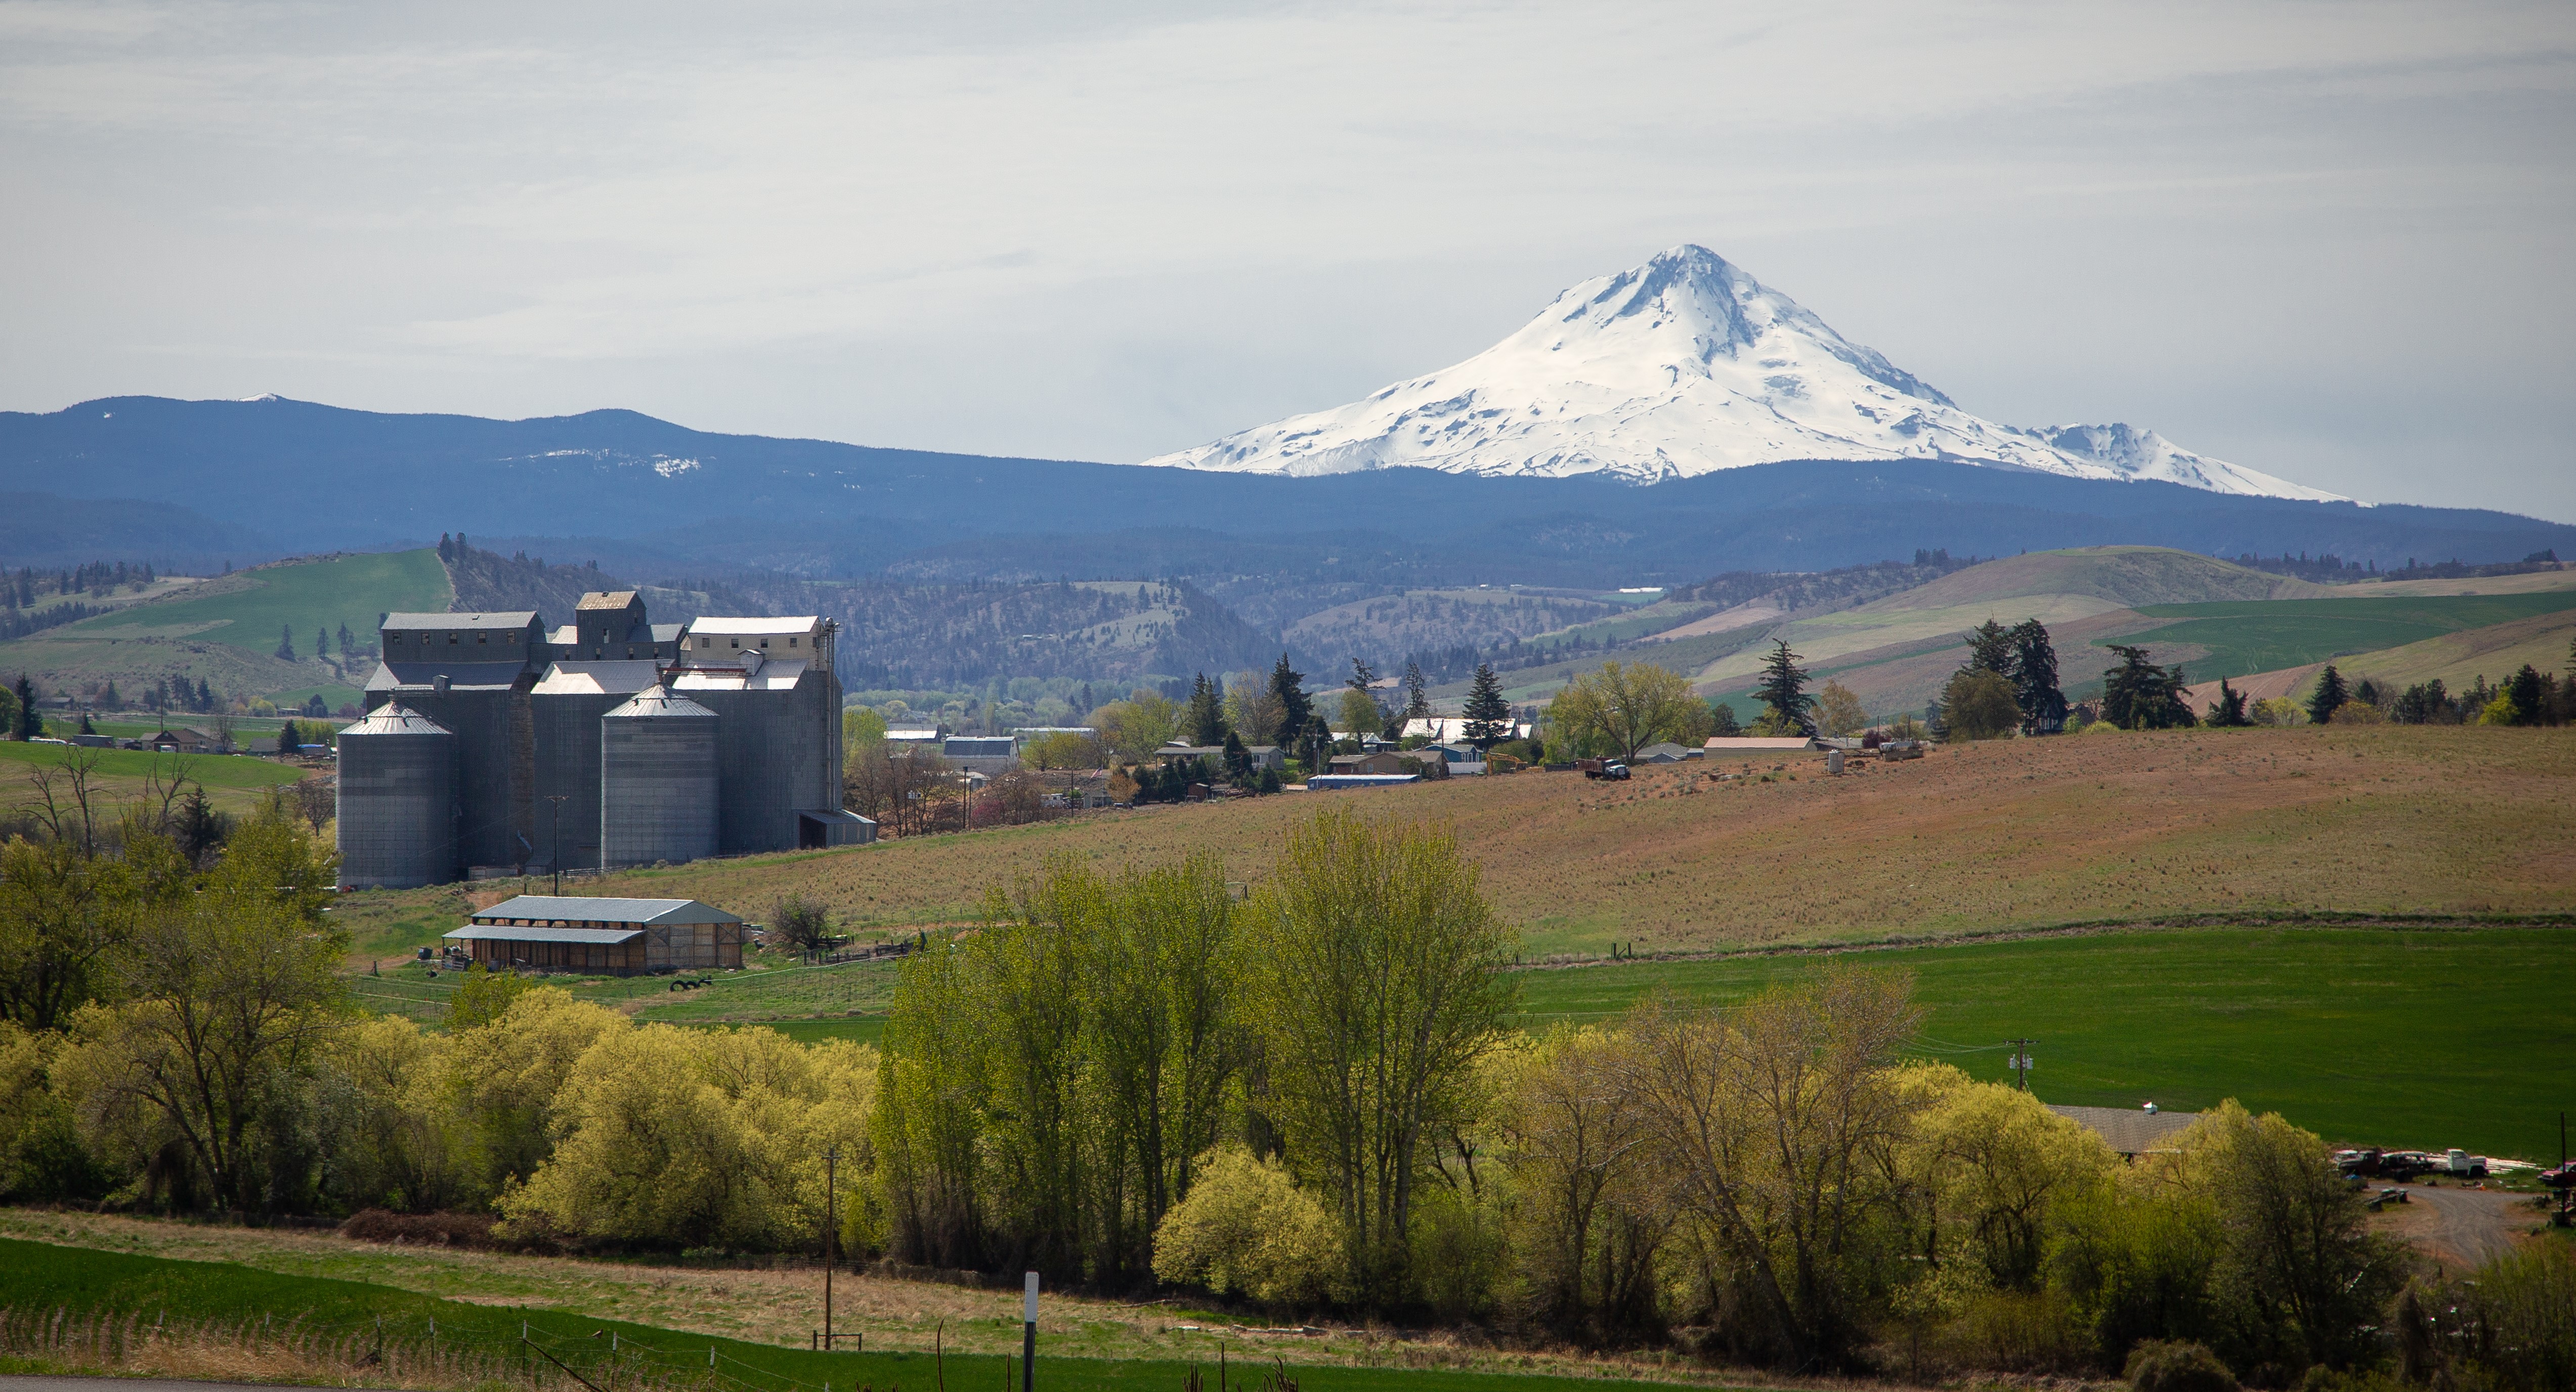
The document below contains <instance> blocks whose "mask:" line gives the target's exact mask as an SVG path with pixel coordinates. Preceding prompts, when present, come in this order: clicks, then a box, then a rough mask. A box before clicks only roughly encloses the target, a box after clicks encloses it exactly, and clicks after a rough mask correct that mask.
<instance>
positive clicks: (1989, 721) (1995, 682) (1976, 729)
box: [1941, 667, 2021, 740]
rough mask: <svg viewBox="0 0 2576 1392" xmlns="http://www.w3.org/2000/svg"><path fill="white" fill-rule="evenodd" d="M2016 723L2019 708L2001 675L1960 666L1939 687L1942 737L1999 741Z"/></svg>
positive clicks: (2008, 685) (2005, 679)
mask: <svg viewBox="0 0 2576 1392" xmlns="http://www.w3.org/2000/svg"><path fill="white" fill-rule="evenodd" d="M2020 724H2021V707H2020V706H2018V705H2015V704H2014V703H2013V686H2012V680H2011V678H2009V677H2007V676H2005V675H2004V674H2003V673H2001V672H1997V671H1994V670H1992V669H1989V668H1983V667H1962V668H1960V669H1959V670H1958V671H1956V672H1954V673H1952V674H1951V676H1950V681H1949V684H1948V685H1946V686H1944V687H1942V688H1941V728H1942V729H1943V731H1944V732H1945V734H1944V738H1947V739H1954V740H1990V739H2000V738H2002V737H2003V736H2005V735H2009V734H2011V733H2012V732H2013V730H2014V729H2015V728H2017V727H2018V726H2019V725H2020Z"/></svg>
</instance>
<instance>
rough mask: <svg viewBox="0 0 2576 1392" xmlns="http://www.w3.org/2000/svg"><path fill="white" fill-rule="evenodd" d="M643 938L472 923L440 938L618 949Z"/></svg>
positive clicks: (630, 932)
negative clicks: (622, 944)
mask: <svg viewBox="0 0 2576 1392" xmlns="http://www.w3.org/2000/svg"><path fill="white" fill-rule="evenodd" d="M643 935H644V930H643V929H641V928H513V927H510V926H508V925H506V924H498V923H490V924H486V923H469V924H466V925H465V926H464V927H462V928H457V929H453V930H450V931H448V932H445V933H442V934H440V935H439V936H440V937H443V938H458V939H461V940H463V941H466V942H550V943H592V944H596V945H598V946H602V947H614V946H616V945H617V944H619V943H622V942H633V941H635V940H636V939H637V938H640V937H642V936H643Z"/></svg>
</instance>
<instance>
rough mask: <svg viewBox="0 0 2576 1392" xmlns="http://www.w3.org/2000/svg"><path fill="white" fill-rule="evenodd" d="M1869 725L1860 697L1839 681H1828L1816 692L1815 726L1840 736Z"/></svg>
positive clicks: (1866, 712)
mask: <svg viewBox="0 0 2576 1392" xmlns="http://www.w3.org/2000/svg"><path fill="white" fill-rule="evenodd" d="M1868 725H1869V711H1868V710H1867V709H1865V708H1863V707H1862V705H1861V703H1860V697H1858V696H1856V695H1854V694H1853V693H1852V689H1851V688H1850V687H1847V686H1845V685H1843V684H1842V683H1841V682H1833V681H1829V682H1827V683H1825V685H1824V689H1823V690H1821V691H1819V692H1817V693H1816V728H1817V729H1819V730H1822V731H1823V732H1824V733H1826V734H1828V735H1832V736H1835V737H1837V738H1840V737H1842V736H1845V735H1856V734H1859V733H1860V732H1861V731H1862V730H1863V729H1864V728H1866V727H1867V726H1868Z"/></svg>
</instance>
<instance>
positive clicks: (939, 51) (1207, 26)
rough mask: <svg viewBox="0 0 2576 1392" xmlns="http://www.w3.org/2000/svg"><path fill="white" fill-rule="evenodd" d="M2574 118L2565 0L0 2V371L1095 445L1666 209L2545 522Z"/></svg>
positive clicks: (1828, 280) (24, 395) (2052, 416)
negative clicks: (2201, 0) (2294, 1)
mask: <svg viewBox="0 0 2576 1392" xmlns="http://www.w3.org/2000/svg"><path fill="white" fill-rule="evenodd" d="M1078 11H1091V12H1092V13H1087V14H1083V13H1076V12H1078ZM2572 175H2576V5H2570V4H2567V3H2564V0H2560V2H2559V3H2553V4H2534V5H2520V6H2517V5H2479V4H2469V3H2443V4H2422V3H2414V4H2403V5H2373V4H2362V3H2334V4H2316V5H2248V4H2241V3H2230V4H2215V5H2193V4H2188V3H2173V2H2172V0H2158V3H2151V4H2136V5H2118V4H2040V5H1925V4H1921V3H1876V4H1853V5H1834V4H1818V3H1807V4H1799V5H1794V6H1790V5H1783V6H1779V7H1776V8H1769V9H1762V8H1752V7H1738V6H1726V5H1717V4H1710V3H1707V2H1706V0H1698V3H1686V4H1676V5H1671V6H1657V5H1647V4H1627V5H1602V4H1583V5H1576V4H1563V5H1547V6H1539V5H1524V6H1515V5H1507V4H1494V5H1475V6H1469V5H1403V4H1386V3H1374V4H1367V5H1352V6H1331V5H1286V4H1283V5H1268V6H1258V5H1254V6H1233V7H1218V6H1180V5H1155V4H1130V5H1097V6H1069V5H1063V4H1029V5H1024V6H1015V5H976V4H965V3H955V2H954V0H943V3H919V4H889V5H876V6H868V5H853V4H815V5H811V6H793V5H776V6H756V5H724V6H710V5H673V6H667V7H664V6H655V5H651V4H639V3H634V2H633V0H620V3H616V4H601V5H595V6H589V5H576V4H528V3H525V2H524V0H522V2H521V3H515V4H509V5H493V4H472V3H459V2H457V0H450V3H442V4H438V5H388V4H363V5H351V4H341V3H334V4H327V5H324V4H310V5H308V4H293V3H266V4H228V3H221V2H220V0H188V2H187V3H184V4H172V5H150V4H144V5H125V4H116V3H77V4H51V3H27V2H26V0H0V408H8V409H19V410H54V409H58V408H60V407H62V406H65V405H68V404H70V403H72V402H74V401H78V400H82V399H84V398H89V397H96V396H106V395H113V394H127V393H158V394H165V395H173V396H205V397H230V396H249V395H255V394H258V393H261V392H272V391H273V392H278V393H282V394H284V395H287V396H293V397H299V398H304V399H308V400H316V401H326V402H331V403H335V404H339V405H346V406H356V407H365V408H370V409H378V410H391V411H459V412H468V413H473V414H479V415H500V416H529V415H555V414H563V413H568V412H573V411H580V410H586V409H590V408H593V407H602V406H624V407H631V408H634V409H636V410H641V411H646V412H650V413H652V414H654V415H658V416H662V417H666V418H668V419H671V420H675V421H678V422H681V423H683V424H687V425H691V426H696V427H700V428H705V429H716V430H733V431H745V432H754V433H760V434H770V435H812V436H821V437H826V438H831V439H838V440H849V441H854V442H858V443H862V444H879V445H906V446H918V447H926V448H936V449H951V450H966V451H974V452H980V453H1012V454H1030V455H1040V456H1052V457H1068V458H1084V459H1106V460H1122V461H1123V460H1136V459H1142V458H1144V457H1146V456H1148V455H1152V454H1157V453H1160V452H1163V451H1166V450H1171V449H1177V448H1181V447H1184V446H1187V445H1192V444H1196V443H1199V442H1201V441H1203V440H1205V439H1208V438H1211V437H1213V436H1215V435H1218V434H1221V433H1224V432H1227V431H1230V430H1234V429H1237V428H1240V427H1243V426H1247V425H1252V424H1256V423H1259V422H1262V421H1265V420H1269V419H1271V418H1274V417H1277V416H1281V415H1285V414H1288V413H1290V412H1293V411H1301V410H1310V409H1315V408H1318V407H1324V406H1331V405H1337V404H1339V403H1341V402H1344V401H1347V400H1350V399H1353V398H1355V397H1357V396H1360V395H1362V394H1364V393H1366V392H1368V391H1371V390H1373V389H1375V388H1377V387H1379V386H1381V385H1383V384H1385V383H1387V382H1389V381H1393V380H1396V379H1398V378H1400V377H1406V376H1412V375H1415V374H1419V373H1422V372H1426V371H1429V370H1432V369H1435V368H1438V367H1442V366H1445V365H1447V364H1449V363H1451V362H1454V361H1456V360H1458V359H1461V358H1464V357H1467V356H1469V355H1471V354H1473V353H1475V352H1477V351H1478V350H1480V349H1482V348H1484V347H1486V346H1487V345H1488V344H1490V343H1491V342H1493V341H1494V340H1495V339H1497V338H1500V337H1501V336H1502V335H1503V334H1505V333H1507V332H1509V331H1510V330H1511V329H1513V328H1514V327H1516V326H1517V325H1519V324H1520V323H1521V322H1522V321H1523V320H1525V319H1526V318H1527V317H1528V316H1529V315H1530V314H1532V313H1534V312H1536V310H1537V309H1539V308H1540V307H1541V306H1542V305H1544V304H1545V303H1546V302H1547V300H1548V299H1549V298H1550V297H1551V296H1552V295H1554V294H1555V293H1556V292H1557V291H1558V290H1559V289H1561V288H1563V287H1564V286H1566V285H1569V284H1572V283H1573V282H1575V281H1579V280H1583V279H1585V278H1588V277H1590V276H1594V275H1599V274H1604V273H1607V272H1610V271H1614V270H1618V269H1620V268H1623V267H1625V266H1629V265H1632V264H1634V263H1636V262H1638V261H1642V260H1643V259H1645V258H1646V257H1647V256H1649V255H1651V254H1652V253H1654V252H1655V251H1657V250H1659V249H1661V248H1663V247H1666V246H1669V245H1672V244H1674V243H1678V242H1685V241H1691V242H1699V243H1701V244H1704V245H1706V246H1708V247H1710V248H1712V249H1714V250H1716V251H1717V252H1719V253H1720V254H1721V255H1724V256H1726V257H1727V258H1729V259H1730V260H1733V261H1735V262H1737V263H1738V264H1740V265H1742V266H1744V267H1745V268H1746V269H1748V270H1750V271H1752V272H1753V273H1754V274H1755V275H1757V276H1759V277H1760V278H1762V279H1763V280H1764V281H1766V282H1768V283H1769V284H1771V285H1773V286H1775V287H1777V288H1779V289H1781V290H1783V291H1785V292H1787V293H1788V294H1790V295H1792V296H1794V297H1796V298H1797V299H1798V300H1800V301H1801V302H1803V303H1805V304H1806V305H1807V306H1808V307H1809V308H1810V309H1813V310H1815V311H1816V312H1817V313H1819V314H1821V315H1822V316H1823V317H1824V318H1825V320H1826V321H1827V322H1828V323H1831V324H1833V325H1834V326H1835V327H1836V328H1837V329H1839V330H1841V331H1842V333H1843V334H1844V335H1845V336H1846V337H1849V338H1852V339H1854V340H1856V341H1859V342H1862V343H1866V344H1869V345H1871V346H1873V347H1876V348H1878V349H1879V350H1881V351H1882V352H1884V353H1886V354H1887V355H1888V357H1889V358H1891V359H1892V360H1894V361H1895V362H1896V363H1897V364H1898V365H1899V366H1901V367H1904V368H1906V369H1908V370H1910V371H1912V372H1914V373H1916V374H1917V375H1919V376H1921V377H1923V378H1924V379H1925V380H1927V381H1929V382H1931V383H1933V384H1934V385H1936V386H1938V387H1940V388H1941V389H1943V390H1944V391H1946V392H1948V393H1949V394H1950V395H1951V396H1953V397H1955V398H1956V399H1957V400H1958V401H1959V403H1960V404H1961V405H1962V406H1964V407H1966V408H1967V409H1968V410H1971V411H1974V412H1976V413H1978V414H1980V415H1984V416H1987V417H1990V418H1993V419H1997V420H2001V421H2005V422H2009V423H2015V424H2049V423H2065V422H2073V421H2107V420H2127V421H2132V422H2135V423H2138V424H2142V425H2147V426H2151V427H2153V428H2155V429H2157V430H2159V431H2161V432H2163V433H2164V434H2166V435H2167V436H2169V437H2171V438H2172V439H2174V440H2175V441H2176V442H2177V443H2180V444H2182V445H2183V446H2185V447H2186V448H2190V449H2195V450H2199V451H2201V452H2203V453H2206V454H2212V455H2216V456H2218V457H2221V458H2225V459H2231V460H2235V461H2237V462H2240V463H2244V464H2247V465H2251V466H2253V467H2255V468H2258V469H2263V470H2267V471H2270V472H2273V473H2277V474H2282V475H2285V476H2287V477H2289V478H2292V479H2295V480H2298V481H2300V482H2303V483H2309V484H2314V485H2318V486H2321V487H2325V488H2330V489H2334V490H2337V491H2340V492H2345V493H2350V494H2354V495H2357V496H2360V497H2364V498H2373V499H2384V500H2390V501H2409V502H2431V503H2460V504H2471V505H2478V506H2489V507H2503V508H2510V509H2513V510H2516V511H2524V512H2534V513H2539V514H2541V515H2544V516H2549V517H2554V518H2558V519H2562V520H2570V521H2576V448H2571V446H2570V444H2569V441H2570V438H2571V436H2570V434H2569V430H2570V425H2569V421H2568V417H2569V415H2570V414H2571V407H2576V399H2571V398H2576V270H2571V266H2576V260H2571V255H2572V254H2576V231H2571V229H2576V177H2571V176H2572Z"/></svg>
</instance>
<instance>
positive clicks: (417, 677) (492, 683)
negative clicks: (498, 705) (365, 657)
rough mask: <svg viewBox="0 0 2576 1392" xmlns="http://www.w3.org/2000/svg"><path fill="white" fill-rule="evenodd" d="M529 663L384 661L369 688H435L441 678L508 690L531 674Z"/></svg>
mask: <svg viewBox="0 0 2576 1392" xmlns="http://www.w3.org/2000/svg"><path fill="white" fill-rule="evenodd" d="M527 670H528V664H527V663H525V662H436V661H431V662H382V663H378V664H377V665H376V671H375V675H373V676H371V677H369V678H367V689H368V690H369V691H435V690H437V689H438V679H439V678H440V677H445V678H447V684H448V685H449V686H450V687H452V688H455V689H456V690H460V691H474V690H500V691H506V690H508V689H509V688H510V687H511V686H512V685H514V684H516V683H517V681H518V680H519V678H520V677H522V676H524V675H526V674H527Z"/></svg>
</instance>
